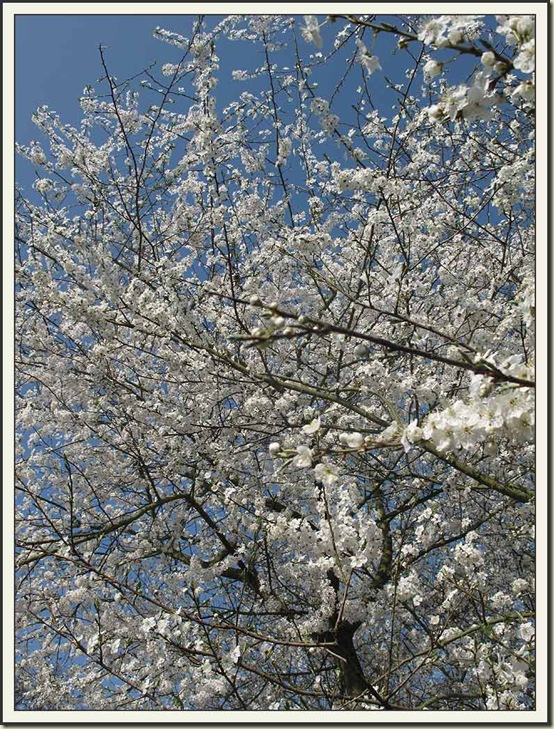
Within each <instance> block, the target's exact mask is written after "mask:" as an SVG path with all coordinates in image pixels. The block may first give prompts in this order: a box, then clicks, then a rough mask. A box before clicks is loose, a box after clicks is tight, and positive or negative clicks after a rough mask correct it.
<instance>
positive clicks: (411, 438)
mask: <svg viewBox="0 0 554 729" xmlns="http://www.w3.org/2000/svg"><path fill="white" fill-rule="evenodd" d="M422 437H423V431H422V430H421V428H420V427H419V426H418V424H417V420H413V421H412V422H411V423H410V424H409V425H408V426H407V427H406V428H404V432H403V433H402V438H401V440H400V442H401V443H402V445H403V446H404V450H405V451H406V453H407V452H408V451H409V450H410V448H411V447H412V444H413V443H417V441H418V440H421V439H422Z"/></svg>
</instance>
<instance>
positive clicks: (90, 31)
mask: <svg viewBox="0 0 554 729" xmlns="http://www.w3.org/2000/svg"><path fill="white" fill-rule="evenodd" d="M253 9H254V8H253ZM196 17H197V16H196V15H194V14H190V15H161V14H150V15H143V14H141V15H137V14H130V15H71V14H67V15H57V14H53V15H46V14H45V15H40V14H33V15H16V19H15V89H16V92H15V136H16V140H17V141H18V142H20V143H22V144H28V143H29V142H30V141H31V140H33V139H41V135H40V133H39V132H38V130H37V128H36V127H35V125H34V124H33V122H32V120H31V115H32V114H33V112H34V111H35V110H36V109H37V107H38V106H40V105H42V104H46V105H47V106H49V107H50V108H51V109H52V110H53V111H55V112H57V113H58V114H59V116H60V118H61V120H62V122H63V123H66V124H71V125H78V124H79V121H80V119H81V118H82V113H81V109H80V106H79V102H78V98H79V96H81V94H82V92H83V89H84V87H85V86H86V85H87V84H91V85H93V86H95V85H97V84H96V82H97V79H98V78H99V77H100V76H102V75H103V70H102V66H101V62H100V54H99V50H98V47H99V45H101V44H102V45H103V46H107V49H106V52H105V55H106V59H107V62H108V64H109V70H110V73H111V74H112V75H114V76H116V77H117V78H118V79H119V80H124V79H126V78H128V77H131V76H133V75H134V74H137V73H139V72H140V71H142V70H143V69H144V68H146V67H147V66H149V65H150V64H151V63H153V62H154V61H157V62H158V64H159V65H161V64H163V63H167V62H168V63H171V62H173V61H175V62H176V61H178V60H179V59H180V49H178V48H177V47H175V46H172V45H169V44H167V43H164V42H162V41H160V40H157V39H156V38H154V37H152V32H153V30H154V28H155V27H156V26H161V27H162V28H165V29H168V30H173V31H176V32H179V33H182V34H183V35H185V36H187V35H189V32H190V28H191V25H192V22H193V20H194V19H195V18H196ZM219 17H221V16H219ZM320 17H321V19H322V20H323V18H324V17H325V16H320ZM216 18H217V16H214V17H213V18H210V19H209V24H211V23H212V22H215V20H216ZM338 25H339V23H337V24H336V25H335V26H332V25H330V24H326V25H325V27H323V30H322V35H323V39H324V43H325V47H324V50H326V51H329V50H331V48H332V38H333V37H334V35H335V34H336V32H337V31H338V29H339V28H338V27H337V26H338ZM340 25H341V26H342V23H340ZM301 46H302V51H303V52H305V53H306V55H308V54H309V53H315V52H317V49H316V48H315V46H313V45H311V44H308V43H305V42H304V41H301ZM259 53H260V49H259V46H258V47H257V48H252V45H251V44H250V43H248V42H233V43H232V45H231V44H229V43H228V42H227V41H223V42H222V43H220V44H219V45H218V54H219V55H220V58H221V68H220V77H221V78H222V82H221V83H220V85H219V86H218V88H217V90H216V96H217V98H218V100H220V104H219V108H221V107H222V106H223V105H224V104H225V103H228V102H229V100H230V99H231V98H234V97H235V94H236V91H244V90H246V87H247V84H242V85H241V87H240V89H238V88H236V91H235V88H231V87H232V86H233V87H234V86H235V85H234V84H232V82H231V79H230V71H231V67H230V65H229V59H231V60H232V64H233V66H235V67H246V66H248V65H250V64H254V65H260V64H261V62H262V58H261V56H260V55H259ZM395 60H396V59H394V58H392V57H391V58H389V59H387V66H388V70H389V71H390V70H391V67H394V65H396V67H397V68H398V62H396V63H395ZM403 61H404V62H405V59H403ZM158 67H159V66H158ZM329 68H330V67H329V65H327V66H326V68H325V72H324V73H321V75H320V76H319V77H318V79H317V80H318V81H319V83H320V89H321V92H322V95H324V94H323V92H324V90H325V89H324V87H325V86H326V85H327V84H328V85H329V86H330V88H329V89H328V90H329V91H330V92H332V91H333V90H334V86H335V83H334V81H335V80H336V79H338V78H339V77H340V75H341V73H342V71H343V70H344V55H343V56H342V57H339V58H335V60H334V61H333V62H332V68H333V69H334V72H335V78H334V79H333V82H332V83H331V82H330V76H329ZM314 80H315V79H314ZM97 88H98V86H97ZM17 178H18V181H19V182H20V183H21V184H23V185H24V186H25V187H28V185H29V184H30V183H31V182H32V180H33V178H34V174H33V170H32V166H31V165H30V163H28V162H26V161H20V160H18V165H17Z"/></svg>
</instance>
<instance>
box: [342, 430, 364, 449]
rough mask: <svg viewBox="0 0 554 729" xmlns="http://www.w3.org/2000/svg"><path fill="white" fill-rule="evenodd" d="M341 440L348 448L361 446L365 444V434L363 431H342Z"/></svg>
mask: <svg viewBox="0 0 554 729" xmlns="http://www.w3.org/2000/svg"><path fill="white" fill-rule="evenodd" d="M339 441H340V442H341V443H342V444H343V445H345V446H347V447H348V448H361V447H362V446H363V444H364V436H363V435H362V434H361V433H341V434H340V436H339Z"/></svg>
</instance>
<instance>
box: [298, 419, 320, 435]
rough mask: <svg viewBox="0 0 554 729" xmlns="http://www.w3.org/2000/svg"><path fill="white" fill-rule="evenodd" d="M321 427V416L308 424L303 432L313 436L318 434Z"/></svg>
mask: <svg viewBox="0 0 554 729" xmlns="http://www.w3.org/2000/svg"><path fill="white" fill-rule="evenodd" d="M320 427H321V419H320V418H319V416H318V417H317V418H314V419H313V420H312V422H311V423H308V425H305V426H304V427H303V428H302V430H303V432H304V433H306V434H307V435H312V434H313V433H317V431H318V430H319V429H320Z"/></svg>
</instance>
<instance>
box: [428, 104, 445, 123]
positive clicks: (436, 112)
mask: <svg viewBox="0 0 554 729" xmlns="http://www.w3.org/2000/svg"><path fill="white" fill-rule="evenodd" d="M442 115H443V108H442V106H441V105H440V104H433V105H432V106H430V107H429V108H428V109H427V116H428V117H429V119H430V121H432V122H437V121H439V120H440V119H441V117H442Z"/></svg>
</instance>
